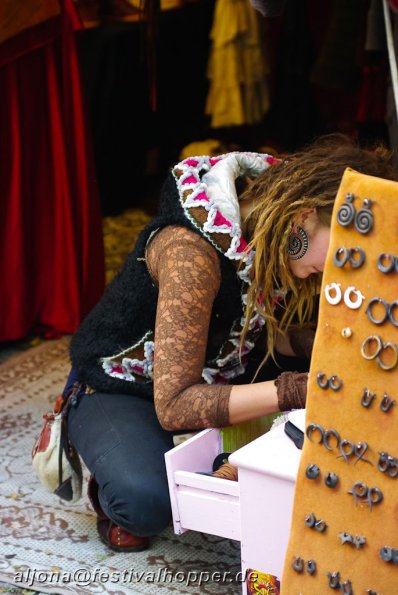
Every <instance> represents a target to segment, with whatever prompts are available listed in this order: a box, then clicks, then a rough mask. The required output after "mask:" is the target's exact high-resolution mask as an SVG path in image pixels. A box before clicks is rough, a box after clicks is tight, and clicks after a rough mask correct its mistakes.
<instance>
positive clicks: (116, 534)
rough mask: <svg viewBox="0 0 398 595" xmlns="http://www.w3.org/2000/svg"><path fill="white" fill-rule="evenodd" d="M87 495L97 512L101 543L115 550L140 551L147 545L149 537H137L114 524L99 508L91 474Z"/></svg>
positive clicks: (96, 488) (94, 483)
mask: <svg viewBox="0 0 398 595" xmlns="http://www.w3.org/2000/svg"><path fill="white" fill-rule="evenodd" d="M87 495H88V497H89V500H90V502H91V504H92V507H93V508H94V512H95V513H96V514H97V531H98V535H99V538H100V539H101V541H102V543H104V544H105V545H107V546H108V547H109V549H111V550H113V551H115V552H140V551H141V550H146V549H147V548H148V547H149V537H138V536H137V535H133V534H132V533H129V532H128V531H126V529H123V528H122V527H120V526H119V525H116V524H115V523H114V522H113V521H111V520H110V519H109V518H108V517H107V516H106V514H105V513H104V511H103V510H102V508H101V505H100V503H99V499H98V484H97V482H96V481H95V479H94V477H93V476H92V475H91V476H90V478H89V480H88V486H87Z"/></svg>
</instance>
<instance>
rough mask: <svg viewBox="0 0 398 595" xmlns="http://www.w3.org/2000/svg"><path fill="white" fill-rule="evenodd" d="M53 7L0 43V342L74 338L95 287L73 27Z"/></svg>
mask: <svg viewBox="0 0 398 595" xmlns="http://www.w3.org/2000/svg"><path fill="white" fill-rule="evenodd" d="M60 6H61V13H60V16H57V17H54V18H51V19H49V20H47V21H45V22H44V23H42V24H40V25H38V26H35V27H33V28H30V29H28V30H26V31H24V32H23V33H20V34H19V35H17V36H15V37H13V38H11V39H10V40H8V41H7V42H4V43H3V44H1V45H0V242H1V244H0V246H1V250H0V276H1V277H0V278H1V280H0V341H8V340H13V339H20V338H23V337H26V336H27V335H28V334H30V333H40V334H42V335H43V336H47V337H54V336H57V335H60V334H63V333H72V332H74V331H75V330H76V328H77V326H78V324H79V322H80V321H81V319H82V317H83V316H84V315H85V314H86V313H87V312H88V311H89V310H90V309H91V308H92V307H93V305H94V304H95V303H96V302H97V301H98V299H99V297H100V296H101V294H102V292H103V288H104V254H103V237H102V227H101V226H102V221H101V212H100V203H99V197H98V189H97V186H96V179H95V173H94V163H93V156H92V150H91V145H90V142H89V138H88V134H87V128H88V123H87V119H86V117H85V113H84V109H83V102H82V89H81V84H80V78H79V68H78V56H77V51H76V44H75V35H76V30H78V29H79V28H80V23H79V21H78V18H77V15H76V12H75V8H74V5H73V2H72V0H60Z"/></svg>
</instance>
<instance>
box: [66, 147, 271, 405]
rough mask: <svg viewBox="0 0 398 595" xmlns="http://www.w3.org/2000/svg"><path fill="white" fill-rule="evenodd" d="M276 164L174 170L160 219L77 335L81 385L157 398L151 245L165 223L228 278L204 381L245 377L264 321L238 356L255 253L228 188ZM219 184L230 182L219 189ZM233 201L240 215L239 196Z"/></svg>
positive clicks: (240, 159) (236, 162)
mask: <svg viewBox="0 0 398 595" xmlns="http://www.w3.org/2000/svg"><path fill="white" fill-rule="evenodd" d="M272 162H273V160H272V158H271V157H270V156H268V155H260V154H256V153H229V154H226V155H222V156H220V157H217V158H209V157H195V158H191V159H186V160H184V161H183V162H181V163H180V164H178V165H177V166H175V167H174V168H173V170H172V171H171V172H170V173H169V175H168V177H167V179H166V181H165V183H164V186H163V189H162V193H161V200H160V204H159V214H158V216H157V217H156V218H154V220H153V221H151V222H150V223H149V224H148V225H147V226H146V227H145V229H144V230H143V231H142V232H141V234H140V236H139V238H138V240H137V243H136V245H135V247H134V249H133V250H132V252H131V253H130V254H129V256H128V257H127V259H126V262H125V264H124V266H123V268H122V269H121V271H120V272H119V273H118V275H117V276H116V277H115V278H114V280H113V281H112V282H111V284H110V285H109V287H108V289H107V290H106V292H105V294H104V296H103V297H102V299H101V300H100V302H99V303H98V304H97V305H96V306H95V308H94V309H93V310H92V311H91V312H90V314H89V315H88V316H87V317H86V318H85V319H84V320H83V322H82V324H81V326H80V327H79V329H78V330H77V332H76V333H75V335H74V336H73V338H72V342H71V348H70V355H71V360H72V365H73V367H74V368H75V370H76V372H77V376H78V378H79V379H80V381H81V382H83V383H86V384H88V385H89V386H90V387H92V388H94V389H95V390H98V391H101V392H110V393H112V392H113V393H116V392H118V393H132V394H135V395H137V396H142V397H146V398H150V399H152V398H153V382H152V375H153V374H152V371H153V354H154V342H153V338H154V328H155V317H156V306H157V299H158V289H157V287H156V285H155V284H154V283H153V280H152V278H151V276H150V275H149V273H148V270H147V267H146V263H145V248H146V246H147V242H148V239H149V238H150V236H151V234H152V233H154V232H155V231H156V230H158V229H161V228H163V227H165V226H167V225H182V226H185V227H188V228H189V229H191V230H193V231H195V232H196V233H198V234H200V235H201V236H202V237H205V238H206V239H207V240H208V241H210V242H211V243H212V244H213V245H214V246H215V247H216V249H217V251H218V253H219V258H220V264H221V276H222V280H221V286H220V290H219V292H218V295H217V297H216V299H215V301H214V304H213V310H212V316H211V321H210V327H209V341H208V346H207V353H206V364H205V367H204V370H203V378H204V380H205V381H206V382H208V383H224V384H225V383H228V382H229V381H230V380H231V379H233V378H236V377H237V376H240V375H241V374H243V373H244V371H245V367H246V364H247V359H248V354H249V352H250V351H251V349H252V348H253V347H254V344H255V340H256V338H257V337H258V336H259V334H260V332H261V330H262V326H263V323H264V321H263V320H262V318H261V317H260V316H259V315H256V316H255V317H254V318H253V320H252V323H251V328H250V331H249V333H248V335H247V338H246V340H245V345H244V348H243V350H242V351H241V353H239V350H240V345H239V344H240V334H241V330H242V324H243V314H244V303H243V302H244V296H245V293H246V291H247V287H248V283H249V282H250V279H249V271H250V266H251V261H252V257H253V253H252V252H250V251H248V250H247V244H246V243H245V241H244V240H243V238H242V236H241V232H240V220H239V211H238V219H236V216H235V219H236V220H235V221H234V220H233V219H234V215H233V214H232V215H231V213H232V212H231V211H230V210H229V209H228V201H229V200H230V197H229V196H228V190H227V191H225V188H231V187H232V186H233V181H234V180H235V179H236V177H238V176H239V175H252V176H255V175H258V174H259V173H262V171H264V170H265V169H267V168H268V167H269V165H271V164H272ZM217 164H219V166H218V168H217V167H216V166H217ZM217 169H218V170H220V171H219V172H218V171H216V170H217ZM206 173H210V174H211V176H210V177H209V176H207V177H206V175H205V174H206ZM219 179H221V180H224V181H225V180H226V179H228V182H229V183H227V184H226V186H225V185H224V186H223V183H221V185H219ZM231 182H232V185H231ZM219 196H221V199H220V200H219V198H218V197H219ZM232 203H233V205H234V207H235V212H236V208H237V209H239V207H237V205H238V203H237V198H236V196H233V197H232ZM235 203H236V204H235ZM225 205H227V207H225ZM226 211H227V213H226ZM232 211H233V209H232Z"/></svg>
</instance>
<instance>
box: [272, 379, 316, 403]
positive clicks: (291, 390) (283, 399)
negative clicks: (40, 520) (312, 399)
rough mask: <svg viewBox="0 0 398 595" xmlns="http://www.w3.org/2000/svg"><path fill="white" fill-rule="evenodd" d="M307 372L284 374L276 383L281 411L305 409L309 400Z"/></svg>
mask: <svg viewBox="0 0 398 595" xmlns="http://www.w3.org/2000/svg"><path fill="white" fill-rule="evenodd" d="M307 382H308V374H307V372H282V374H281V375H280V376H278V378H277V379H276V380H275V381H274V383H275V386H276V392H277V396H278V406H279V411H291V410H292V409H304V407H305V401H306V398H307Z"/></svg>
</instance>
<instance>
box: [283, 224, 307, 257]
mask: <svg viewBox="0 0 398 595" xmlns="http://www.w3.org/2000/svg"><path fill="white" fill-rule="evenodd" d="M307 250H308V235H307V233H306V231H305V230H304V229H303V228H302V227H299V226H298V227H297V232H295V231H293V232H292V233H291V234H290V236H289V246H288V254H289V258H290V259H292V260H299V259H300V258H303V256H304V254H305V253H306V252H307Z"/></svg>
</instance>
